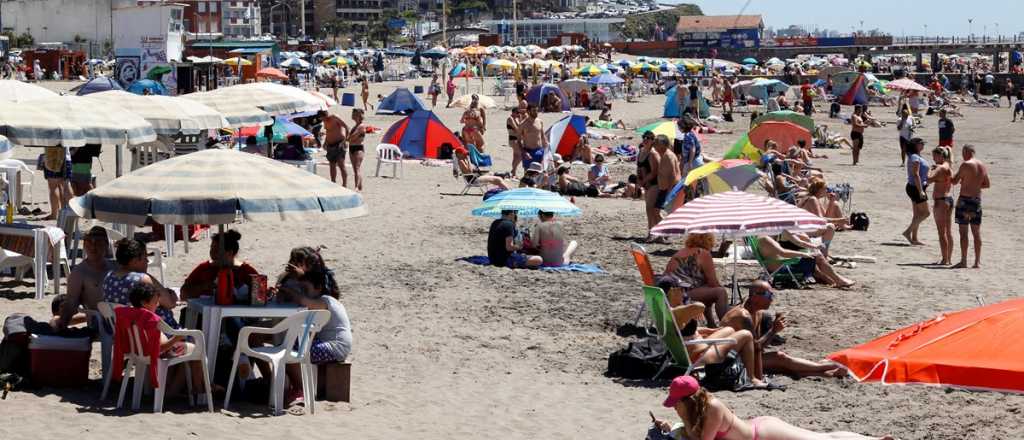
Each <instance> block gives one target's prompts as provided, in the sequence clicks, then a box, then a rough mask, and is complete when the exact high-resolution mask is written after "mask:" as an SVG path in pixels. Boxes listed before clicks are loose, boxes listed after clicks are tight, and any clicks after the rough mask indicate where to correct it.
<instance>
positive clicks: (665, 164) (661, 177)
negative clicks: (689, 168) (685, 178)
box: [654, 134, 682, 209]
mask: <svg viewBox="0 0 1024 440" xmlns="http://www.w3.org/2000/svg"><path fill="white" fill-rule="evenodd" d="M671 147H672V142H671V141H669V140H668V136H665V135H663V134H659V135H658V136H657V137H656V138H655V139H654V149H655V150H656V151H657V152H658V156H660V158H661V160H660V161H659V163H658V197H657V198H656V199H655V202H654V204H655V205H656V206H657V208H658V209H664V207H665V198H666V197H667V196H668V193H669V192H671V191H672V188H675V187H676V184H677V183H679V181H680V180H682V175H681V174H682V173H681V172H680V171H679V157H678V156H676V153H674V152H673V151H672V148H671Z"/></svg>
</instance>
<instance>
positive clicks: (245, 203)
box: [70, 149, 366, 225]
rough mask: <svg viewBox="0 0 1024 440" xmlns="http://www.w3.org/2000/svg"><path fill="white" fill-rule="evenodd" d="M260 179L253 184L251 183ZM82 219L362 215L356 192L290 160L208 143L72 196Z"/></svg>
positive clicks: (220, 221)
mask: <svg viewBox="0 0 1024 440" xmlns="http://www.w3.org/2000/svg"><path fill="white" fill-rule="evenodd" d="M256 182H258V184H254V183H256ZM70 207H71V209H72V210H74V212H75V213H76V214H78V215H79V216H80V217H82V218H91V219H96V220H100V221H105V222H113V223H124V224H130V225H142V224H144V223H145V222H146V221H147V219H152V220H153V221H156V222H157V223H161V224H175V225H193V224H207V225H225V224H230V223H234V222H235V221H236V220H237V219H238V218H239V217H241V218H243V219H245V220H246V221H302V220H315V221H325V220H340V219H346V218H352V217H359V216H362V215H365V214H366V206H365V205H364V204H363V198H362V196H360V195H359V194H358V193H356V192H353V191H351V190H348V189H346V188H343V187H342V186H340V185H338V184H334V183H331V181H329V180H327V179H324V178H323V177H319V176H317V175H315V174H312V173H309V172H306V171H305V170H302V169H299V168H296V167H294V166H292V165H289V164H286V163H282V162H279V161H276V160H273V159H269V158H267V157H264V156H261V155H257V154H249V153H243V152H240V151H235V150H221V149H209V150H202V151H198V152H195V153H191V154H185V155H181V156H176V157H173V158H170V159H167V160H163V161H160V162H157V163H154V164H152V165H149V166H146V167H143V168H139V169H137V170H135V171H134V172H132V173H131V174H128V175H125V176H123V177H120V178H117V179H114V180H112V181H110V182H108V183H106V184H103V185H100V186H99V187H97V188H96V189H94V190H92V191H90V192H89V193H87V194H86V195H84V196H81V197H77V198H74V199H72V201H71V203H70Z"/></svg>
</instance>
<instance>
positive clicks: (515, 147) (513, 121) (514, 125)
mask: <svg viewBox="0 0 1024 440" xmlns="http://www.w3.org/2000/svg"><path fill="white" fill-rule="evenodd" d="M520 115H521V113H520V112H519V107H516V108H513V109H512V114H511V115H509V117H508V119H506V120H505V128H507V129H508V146H509V147H510V148H512V177H515V176H516V172H517V171H518V170H519V164H520V163H521V162H522V161H523V148H522V146H521V145H519V136H516V133H518V132H519V124H521V123H522V122H523V121H522V118H521V116H520Z"/></svg>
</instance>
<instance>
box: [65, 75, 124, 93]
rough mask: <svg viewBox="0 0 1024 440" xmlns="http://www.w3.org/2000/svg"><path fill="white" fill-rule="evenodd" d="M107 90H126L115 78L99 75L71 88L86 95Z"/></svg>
mask: <svg viewBox="0 0 1024 440" xmlns="http://www.w3.org/2000/svg"><path fill="white" fill-rule="evenodd" d="M107 90H124V87H121V84H118V83H117V81H115V80H114V79H113V78H107V77H105V76H97V77H95V78H93V79H90V80H89V81H87V82H85V83H84V84H82V85H80V86H77V87H75V88H72V89H71V91H72V92H75V94H76V95H78V96H85V95H88V94H90V93H98V92H106V91H107Z"/></svg>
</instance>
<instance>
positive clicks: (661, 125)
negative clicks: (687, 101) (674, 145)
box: [636, 121, 685, 140]
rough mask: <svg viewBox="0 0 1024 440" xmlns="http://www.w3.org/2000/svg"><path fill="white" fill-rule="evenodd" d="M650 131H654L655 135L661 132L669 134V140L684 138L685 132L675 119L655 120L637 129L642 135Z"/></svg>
mask: <svg viewBox="0 0 1024 440" xmlns="http://www.w3.org/2000/svg"><path fill="white" fill-rule="evenodd" d="M648 131H649V132H651V133H653V134H654V135H655V136H657V135H659V134H663V135H665V136H668V139H669V140H674V139H682V138H683V135H684V134H685V133H683V131H682V130H680V129H679V126H678V125H677V124H676V123H675V121H664V122H655V123H653V124H648V125H645V126H643V127H640V128H638V129H636V133H637V134H640V135H643V134H644V133H647V132H648Z"/></svg>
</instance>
